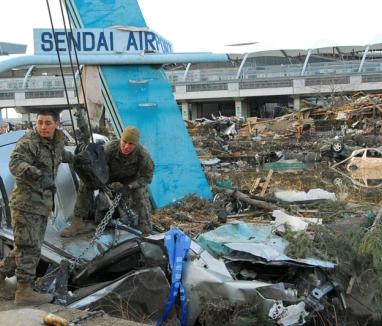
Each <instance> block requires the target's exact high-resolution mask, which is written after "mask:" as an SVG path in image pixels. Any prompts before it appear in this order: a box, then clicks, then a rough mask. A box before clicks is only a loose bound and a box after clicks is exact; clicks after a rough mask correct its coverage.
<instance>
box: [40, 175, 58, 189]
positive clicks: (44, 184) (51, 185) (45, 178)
mask: <svg viewBox="0 0 382 326" xmlns="http://www.w3.org/2000/svg"><path fill="white" fill-rule="evenodd" d="M40 182H41V188H42V190H50V191H53V192H55V191H56V184H55V182H54V180H53V178H52V177H51V176H50V175H48V174H46V173H44V174H43V175H42V176H41V180H40Z"/></svg>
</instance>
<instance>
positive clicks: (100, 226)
mask: <svg viewBox="0 0 382 326" xmlns="http://www.w3.org/2000/svg"><path fill="white" fill-rule="evenodd" d="M121 198H122V194H121V193H119V194H117V196H115V198H114V200H113V203H112V205H111V207H110V209H109V210H108V211H107V213H106V214H105V217H104V218H103V219H102V221H101V222H100V223H99V224H98V226H97V228H96V230H95V233H94V236H93V238H92V239H91V240H90V242H89V244H88V246H87V247H86V248H85V249H84V250H83V251H82V253H81V254H80V255H79V256H78V257H77V258H76V259H75V260H74V261H73V262H72V263H71V264H70V267H69V271H70V273H72V272H73V270H74V269H75V268H76V266H77V265H80V261H81V259H82V257H83V256H84V255H85V254H86V253H87V251H88V250H89V249H90V248H91V247H93V245H94V243H95V242H96V240H97V239H98V238H99V237H100V236H101V235H102V234H103V232H104V231H105V229H106V226H107V225H108V224H109V222H110V220H111V219H112V217H113V214H114V211H115V209H116V208H117V207H118V205H119V202H120V200H121Z"/></svg>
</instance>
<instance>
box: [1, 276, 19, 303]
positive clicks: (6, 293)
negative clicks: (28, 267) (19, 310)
mask: <svg viewBox="0 0 382 326" xmlns="http://www.w3.org/2000/svg"><path fill="white" fill-rule="evenodd" d="M15 292H16V284H14V283H12V282H11V281H10V280H7V279H6V277H5V274H3V273H2V272H0V298H3V299H6V300H13V299H14V298H15Z"/></svg>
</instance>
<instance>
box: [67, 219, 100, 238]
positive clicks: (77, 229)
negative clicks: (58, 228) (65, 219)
mask: <svg viewBox="0 0 382 326" xmlns="http://www.w3.org/2000/svg"><path fill="white" fill-rule="evenodd" d="M91 231H95V225H94V224H90V223H85V222H84V221H83V220H82V219H76V220H74V221H73V223H72V224H71V225H70V226H69V227H67V228H66V229H65V230H64V231H62V232H61V234H60V236H61V237H63V238H71V237H74V236H76V235H79V234H83V233H88V232H91Z"/></svg>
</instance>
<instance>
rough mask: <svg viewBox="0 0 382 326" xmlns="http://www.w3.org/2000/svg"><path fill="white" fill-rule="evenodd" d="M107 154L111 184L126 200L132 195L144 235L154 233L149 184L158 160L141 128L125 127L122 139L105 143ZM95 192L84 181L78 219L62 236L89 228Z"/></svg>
mask: <svg viewBox="0 0 382 326" xmlns="http://www.w3.org/2000/svg"><path fill="white" fill-rule="evenodd" d="M105 154H106V160H107V164H108V166H109V186H110V187H111V188H112V189H113V190H114V191H115V192H121V193H122V194H124V197H123V199H122V200H126V198H127V197H130V198H131V205H132V207H131V208H132V209H133V210H134V211H135V212H136V213H137V214H138V228H139V229H140V230H141V231H142V233H143V234H148V233H150V232H151V231H152V226H151V204H150V199H149V194H148V185H149V184H150V183H151V180H152V178H153V173H154V162H153V160H152V159H151V156H150V154H149V153H148V152H147V150H146V149H145V148H144V147H143V146H142V145H140V144H139V130H138V129H137V128H135V127H127V128H125V129H124V131H123V133H122V136H121V139H120V140H114V141H111V142H110V143H108V144H106V145H105ZM93 191H94V189H92V188H91V187H89V186H87V185H86V184H84V183H83V182H81V183H80V187H79V191H78V197H77V201H76V205H75V208H74V221H73V222H72V224H71V225H70V227H69V228H67V229H66V230H64V231H63V232H62V233H61V236H63V237H72V236H75V235H77V234H81V233H83V232H87V231H88V227H87V226H86V224H85V223H84V220H86V219H87V217H88V216H89V213H90V211H91V206H92V202H93Z"/></svg>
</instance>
